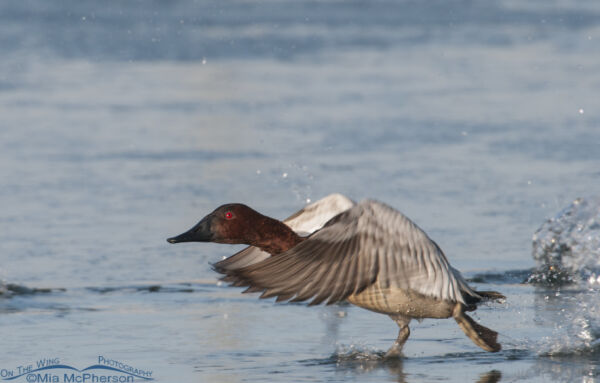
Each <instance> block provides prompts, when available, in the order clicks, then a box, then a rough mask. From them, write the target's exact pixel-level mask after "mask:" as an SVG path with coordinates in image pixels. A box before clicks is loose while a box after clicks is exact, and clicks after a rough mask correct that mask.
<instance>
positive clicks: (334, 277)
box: [223, 200, 466, 304]
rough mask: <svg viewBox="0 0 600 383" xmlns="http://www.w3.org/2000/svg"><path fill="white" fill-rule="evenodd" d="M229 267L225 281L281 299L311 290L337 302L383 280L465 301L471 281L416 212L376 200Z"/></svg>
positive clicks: (316, 299)
mask: <svg viewBox="0 0 600 383" xmlns="http://www.w3.org/2000/svg"><path fill="white" fill-rule="evenodd" d="M223 272H224V273H225V274H226V277H225V278H224V280H225V281H228V282H232V283H233V285H235V286H248V289H247V291H251V292H258V291H262V292H263V294H262V295H261V298H268V297H273V296H276V297H277V300H278V301H280V300H292V301H304V300H308V299H311V298H312V301H311V303H310V304H319V303H322V302H324V301H327V304H331V303H334V302H338V301H341V300H344V299H346V298H347V297H348V296H350V295H353V294H358V293H360V292H361V291H363V290H364V289H365V288H367V287H369V286H370V285H372V284H373V283H375V281H379V283H380V285H382V286H392V287H395V288H401V289H405V290H413V291H416V292H419V293H421V294H424V295H427V296H432V297H435V298H438V299H443V300H451V301H459V302H463V303H464V300H463V297H462V294H461V291H460V290H461V287H462V286H463V283H462V282H464V281H463V280H462V279H458V278H460V274H459V277H458V278H457V277H456V276H455V274H454V270H453V269H452V268H451V267H450V265H449V264H448V261H447V259H446V257H445V256H444V254H443V253H442V251H441V250H440V248H439V247H438V245H437V244H436V243H435V242H433V241H432V240H431V239H430V238H429V237H428V236H427V235H426V234H425V232H423V230H421V229H420V228H419V227H418V226H417V225H415V224H414V223H413V222H412V221H411V220H410V219H408V218H407V217H405V216H404V215H403V214H401V213H400V212H398V211H396V210H394V209H393V208H391V207H389V206H387V205H385V204H382V203H380V202H377V201H369V200H367V201H363V202H361V203H360V204H358V205H355V206H354V207H352V208H351V209H348V210H346V211H344V212H342V213H340V214H338V215H337V216H335V217H334V218H332V219H331V220H330V221H329V222H327V223H326V224H325V226H324V227H323V228H322V229H321V230H319V231H317V232H315V233H314V234H312V235H311V236H310V237H309V238H308V239H306V240H304V241H303V242H301V243H299V244H298V245H296V246H295V247H294V248H292V249H289V250H288V251H286V252H284V253H282V254H279V255H277V256H273V257H269V258H267V259H264V260H262V261H259V262H257V263H253V264H250V265H248V266H244V267H241V268H236V269H227V270H224V271H223ZM465 285H466V283H465Z"/></svg>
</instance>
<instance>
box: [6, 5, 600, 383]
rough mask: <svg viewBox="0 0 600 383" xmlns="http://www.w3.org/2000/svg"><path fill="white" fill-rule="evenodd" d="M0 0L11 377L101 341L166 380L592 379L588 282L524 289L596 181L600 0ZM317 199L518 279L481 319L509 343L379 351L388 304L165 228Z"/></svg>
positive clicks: (458, 263)
mask: <svg viewBox="0 0 600 383" xmlns="http://www.w3.org/2000/svg"><path fill="white" fill-rule="evenodd" d="M0 10H1V11H0V30H1V31H2V33H1V35H2V38H1V39H0V50H1V51H2V53H3V55H2V56H3V60H1V61H0V116H1V117H0V129H1V132H2V133H1V136H0V175H1V177H2V188H0V201H1V206H2V212H3V213H2V214H1V215H0V225H1V227H2V230H0V243H1V247H0V278H1V279H2V280H3V286H4V290H5V291H6V292H5V293H3V295H2V296H1V297H0V338H1V339H2V348H1V350H0V369H7V368H14V367H15V366H18V365H22V364H28V363H34V362H35V361H37V360H39V359H41V358H55V357H57V358H60V360H61V362H64V363H67V364H70V365H73V366H76V367H77V368H84V367H86V366H89V365H91V364H93V363H95V362H96V360H97V357H98V356H99V355H106V356H107V357H111V358H113V359H117V360H121V361H123V362H127V363H129V364H131V365H133V366H135V367H139V368H143V369H149V370H153V374H154V376H155V378H156V380H157V381H165V382H167V381H178V382H197V381H214V382H237V381H256V382H258V381H267V380H268V381H286V382H292V381H372V382H389V381H399V382H419V381H423V382H431V381H435V380H444V381H456V382H464V381H473V382H476V381H480V382H492V381H532V382H542V381H543V382H546V381H585V382H593V381H597V380H598V379H599V377H598V376H599V374H600V372H599V370H598V364H599V362H600V351H599V350H600V349H599V346H598V339H599V338H600V323H599V322H598V319H597V318H598V307H599V300H598V298H597V296H598V288H597V286H594V285H585V284H584V285H574V286H565V287H562V288H560V289H558V290H557V289H556V288H550V287H543V286H537V287H536V286H533V285H530V284H524V283H522V282H523V281H524V280H526V279H527V276H528V275H529V271H530V269H531V268H532V267H533V266H534V262H533V259H532V257H531V238H532V234H533V233H534V232H535V230H536V229H537V228H538V227H539V226H540V225H541V224H542V223H543V222H544V220H545V219H546V218H549V217H551V216H553V215H554V214H555V213H556V212H558V211H559V210H561V209H562V208H564V207H565V206H567V205H568V204H569V203H570V202H571V201H572V200H574V199H575V198H577V197H580V196H587V195H593V194H597V193H598V190H599V187H600V181H599V180H600V172H599V171H598V163H599V160H600V150H599V149H600V129H599V122H600V118H599V117H598V111H597V107H596V104H597V103H595V100H596V99H597V95H598V92H599V90H600V74H599V73H600V70H599V69H600V55H599V54H598V52H600V49H598V48H599V45H598V42H599V41H600V34H599V32H600V27H599V25H600V24H599V22H600V5H598V4H597V2H593V1H580V2H577V3H576V4H573V3H572V2H565V1H551V2H547V1H535V2H528V3H527V4H525V5H524V4H521V3H520V2H514V1H509V0H505V1H501V2H497V3H495V4H494V5H491V4H485V5H484V4H479V3H477V2H473V1H434V2H427V3H421V2H408V1H406V2H404V1H403V2H391V1H374V2H373V1H370V2H363V1H343V2H342V1H326V2H321V1H320V2H313V1H300V2H294V3H293V4H290V3H289V2H284V1H266V2H263V1H232V2H227V3H223V2H217V1H214V2H212V1H192V0H180V1H174V2H160V1H140V2H127V3H123V2H116V1H115V2H113V1H109V2H104V3H103V5H102V6H96V5H94V4H91V3H86V2H78V1H65V2H61V3H60V4H58V3H57V4H54V3H48V2H44V1H39V0H28V1H21V2H7V3H3V4H2V5H0ZM331 192H341V193H344V194H346V195H348V196H349V197H351V198H354V199H356V200H360V199H362V198H376V199H379V200H382V201H385V202H387V203H388V204H390V205H392V206H395V207H396V208H398V209H399V210H401V211H402V212H404V213H405V214H407V215H408V216H409V217H411V218H412V219H413V220H414V221H415V222H417V223H418V224H419V225H420V226H421V227H422V228H424V229H425V230H426V231H427V232H428V233H429V235H430V236H431V237H432V238H433V239H434V240H435V241H436V242H437V243H438V244H439V245H440V246H441V247H442V248H443V249H444V251H445V252H446V254H447V256H448V257H449V259H450V261H451V262H452V264H453V265H454V266H455V267H457V268H458V269H460V270H462V271H463V272H464V273H465V275H466V276H467V277H469V278H472V279H473V280H474V281H475V282H474V284H475V286H476V287H477V288H479V289H484V290H485V289H493V290H498V291H501V292H502V293H504V294H506V296H507V298H508V299H507V302H506V303H505V304H503V305H493V306H484V307H483V308H481V309H480V310H478V312H477V315H476V317H477V320H478V321H480V322H481V323H482V324H484V325H486V326H488V327H490V328H493V329H495V330H497V331H498V332H499V333H500V334H501V336H500V341H501V343H502V344H503V346H504V349H503V351H501V352H500V353H497V354H489V353H485V352H484V351H482V350H480V349H478V348H477V347H476V346H474V345H473V344H472V343H471V342H470V341H469V340H468V339H467V338H466V337H465V336H464V335H463V334H462V332H461V331H460V329H459V328H458V327H457V326H456V324H455V323H454V321H452V320H443V321H442V320H425V321H423V322H422V323H418V322H413V325H412V334H411V337H410V339H409V341H408V343H407V344H406V347H405V358H404V359H402V360H400V361H395V362H382V361H381V360H380V355H381V353H382V352H384V351H385V350H386V349H387V348H388V347H389V346H390V345H391V343H392V342H393V340H394V339H395V337H396V335H397V326H396V325H395V323H394V322H392V321H391V320H390V319H389V318H387V317H385V316H383V315H379V314H375V313H371V312H367V311H364V310H361V309H358V308H356V307H353V306H346V305H340V306H332V307H311V308H307V307H305V306H304V305H299V304H274V303H273V302H272V301H261V300H258V299H257V298H256V297H255V296H251V295H250V296H249V295H241V294H240V290H239V289H235V288H228V287H227V286H225V285H222V284H219V283H218V282H217V276H216V275H215V273H214V272H212V271H211V267H210V263H211V262H215V261H217V260H219V259H221V258H222V257H223V256H228V255H230V254H232V253H233V252H234V251H237V250H238V249H239V247H235V246H225V245H213V244H185V245H178V246H172V245H169V244H167V243H166V242H165V238H167V237H169V236H172V235H175V234H178V233H180V232H182V231H183V230H186V229H187V228H188V227H190V226H191V225H192V224H194V223H195V222H196V221H197V220H198V219H199V218H200V217H201V216H203V215H205V214H206V213H207V212H209V211H212V209H213V208H214V207H216V206H218V205H220V204H222V203H225V202H233V201H237V202H244V203H247V204H249V205H251V206H253V207H255V208H256V209H258V210H260V211H261V212H264V213H266V214H269V215H272V216H275V217H279V218H283V217H285V216H287V215H289V214H291V213H292V212H294V211H296V210H297V209H299V208H301V207H302V206H303V205H304V204H305V203H306V202H307V201H309V200H313V201H314V200H316V199H318V198H321V197H323V196H325V195H327V194H329V193H331ZM8 284H14V285H16V286H18V287H19V288H17V289H16V291H8V290H10V289H6V286H7V285H8ZM27 289H31V290H27ZM36 289H37V290H36ZM40 289H41V290H40Z"/></svg>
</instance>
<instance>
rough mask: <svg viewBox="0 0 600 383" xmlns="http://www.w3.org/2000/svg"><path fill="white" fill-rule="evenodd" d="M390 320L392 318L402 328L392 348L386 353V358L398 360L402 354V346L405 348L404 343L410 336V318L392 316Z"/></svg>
mask: <svg viewBox="0 0 600 383" xmlns="http://www.w3.org/2000/svg"><path fill="white" fill-rule="evenodd" d="M390 318H392V320H394V322H396V324H397V325H398V327H400V332H399V333H398V338H397V339H396V341H395V342H394V344H393V345H392V347H390V349H389V350H388V351H387V352H386V353H385V358H397V357H399V356H400V355H401V354H402V346H404V343H405V342H406V340H407V339H408V337H409V335H410V329H409V328H408V324H409V323H410V318H409V317H406V316H404V315H399V314H398V315H390Z"/></svg>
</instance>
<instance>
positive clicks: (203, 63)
mask: <svg viewBox="0 0 600 383" xmlns="http://www.w3.org/2000/svg"><path fill="white" fill-rule="evenodd" d="M202 65H206V59H205V58H204V57H202Z"/></svg>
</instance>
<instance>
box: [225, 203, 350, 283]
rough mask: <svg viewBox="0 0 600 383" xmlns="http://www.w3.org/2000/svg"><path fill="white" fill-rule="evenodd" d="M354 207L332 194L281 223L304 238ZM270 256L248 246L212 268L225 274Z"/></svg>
mask: <svg viewBox="0 0 600 383" xmlns="http://www.w3.org/2000/svg"><path fill="white" fill-rule="evenodd" d="M354 205H356V203H355V202H354V201H352V200H351V199H349V198H348V197H346V196H344V195H342V194H339V193H334V194H330V195H328V196H326V197H323V198H321V199H320V200H318V201H315V202H313V203H311V204H309V205H306V206H305V207H304V208H302V209H300V210H298V211H297V212H295V213H294V214H292V215H291V216H289V217H288V218H286V219H285V220H284V221H283V222H284V223H285V224H286V225H288V226H289V227H290V228H291V229H292V230H294V231H295V232H296V233H297V234H298V235H302V236H306V235H309V234H312V233H313V232H315V231H317V230H319V229H320V228H322V227H323V225H325V223H326V222H327V221H329V220H330V219H331V218H333V217H335V216H336V215H338V214H339V213H341V212H343V211H345V210H348V209H350V208H351V207H352V206H354ZM270 256H271V255H270V254H269V253H267V252H265V251H262V250H261V249H259V248H258V247H254V246H248V247H246V248H245V249H243V250H242V251H239V252H237V253H235V254H234V255H232V256H230V257H228V258H226V259H224V260H222V261H220V262H217V263H215V264H214V265H213V268H214V269H215V270H216V271H217V272H220V273H225V271H226V270H234V269H239V268H241V267H245V266H248V265H251V264H254V263H257V262H260V261H262V260H264V259H267V258H269V257H270Z"/></svg>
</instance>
